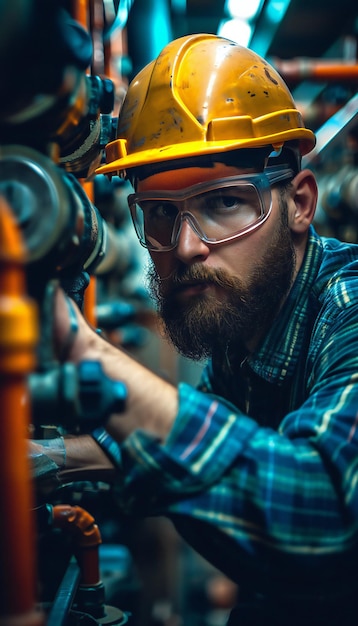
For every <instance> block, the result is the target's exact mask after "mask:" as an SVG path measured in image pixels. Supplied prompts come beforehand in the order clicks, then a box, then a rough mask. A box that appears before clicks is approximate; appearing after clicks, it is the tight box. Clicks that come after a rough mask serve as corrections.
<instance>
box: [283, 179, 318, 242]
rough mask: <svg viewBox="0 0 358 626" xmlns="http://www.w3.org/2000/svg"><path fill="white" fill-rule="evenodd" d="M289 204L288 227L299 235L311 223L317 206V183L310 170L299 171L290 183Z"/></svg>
mask: <svg viewBox="0 0 358 626" xmlns="http://www.w3.org/2000/svg"><path fill="white" fill-rule="evenodd" d="M291 194H292V195H291V202H290V203H289V207H290V208H289V225H290V228H291V231H292V232H293V233H296V234H297V235H301V234H303V233H305V232H306V231H307V230H308V227H309V225H310V224H311V223H312V221H313V218H314V214H315V210H316V205H317V196H318V190H317V183H316V179H315V176H314V174H313V173H312V172H311V171H310V170H307V169H305V170H301V171H300V172H299V173H298V174H297V175H296V176H295V178H294V179H293V181H292V190H291Z"/></svg>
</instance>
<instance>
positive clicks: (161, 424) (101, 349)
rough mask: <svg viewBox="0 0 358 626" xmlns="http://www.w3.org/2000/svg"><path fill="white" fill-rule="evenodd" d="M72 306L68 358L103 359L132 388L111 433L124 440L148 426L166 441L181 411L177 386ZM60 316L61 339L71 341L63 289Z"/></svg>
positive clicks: (110, 371) (110, 424) (109, 371)
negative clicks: (72, 327) (74, 327)
mask: <svg viewBox="0 0 358 626" xmlns="http://www.w3.org/2000/svg"><path fill="white" fill-rule="evenodd" d="M72 308H73V313H74V314H75V315H76V317H77V323H78V330H77V332H76V334H75V335H74V336H73V342H72V344H71V347H70V349H69V351H68V354H67V359H68V360H71V361H73V362H75V363H78V362H80V361H82V360H84V359H86V360H97V361H100V362H101V364H102V366H103V369H104V371H105V372H106V374H107V375H108V376H109V377H110V378H113V379H114V380H120V381H122V382H123V383H124V384H125V385H126V387H127V389H128V400H127V404H126V409H125V411H124V412H123V413H121V414H119V415H114V416H112V417H111V418H110V419H109V420H108V422H107V423H106V429H108V432H109V433H110V434H111V435H112V436H113V437H114V439H116V441H118V442H120V441H123V439H125V438H126V437H127V436H128V435H129V434H130V433H131V432H133V431H134V430H136V429H138V428H144V429H146V430H148V431H149V432H152V433H153V434H155V435H156V436H158V437H159V438H160V439H162V440H163V441H164V440H165V439H166V437H167V435H168V433H169V431H170V429H171V427H172V425H173V422H174V420H175V417H176V414H177V402H178V401H177V389H176V388H175V387H174V386H173V385H171V384H169V383H168V382H166V381H164V380H163V379H161V378H160V377H159V376H157V375H156V374H154V373H153V372H151V371H150V370H149V369H147V368H146V367H144V366H143V365H141V364H140V363H138V362H137V361H136V360H135V359H133V357H132V356H130V355H128V354H127V353H126V352H124V351H122V350H120V349H119V348H117V347H116V346H113V345H112V344H111V343H109V342H107V341H105V340H104V339H103V338H102V337H101V336H99V335H97V334H96V333H95V331H94V330H93V329H92V328H90V326H89V325H88V324H87V322H86V320H85V319H84V318H83V316H82V315H81V314H80V313H79V311H78V309H77V308H76V307H75V306H74V305H72ZM57 319H58V320H60V321H61V326H60V327H58V329H57V331H58V339H60V343H62V344H63V343H66V341H67V337H68V333H69V321H68V302H67V303H66V300H65V298H64V295H63V293H62V292H59V294H58V302H57Z"/></svg>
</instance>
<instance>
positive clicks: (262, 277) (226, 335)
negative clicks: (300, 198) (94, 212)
mask: <svg viewBox="0 0 358 626" xmlns="http://www.w3.org/2000/svg"><path fill="white" fill-rule="evenodd" d="M281 215H282V219H281V221H280V224H279V225H278V229H277V232H276V235H275V238H274V240H273V241H272V243H271V245H270V247H269V248H268V250H267V251H266V253H265V255H264V257H263V258H262V259H261V260H260V261H259V262H258V263H257V265H256V266H255V268H254V270H253V271H252V273H251V276H250V279H249V280H248V281H247V283H246V284H245V283H244V282H243V281H242V280H240V279H239V278H237V277H235V276H231V275H230V274H229V273H228V272H227V271H225V270H222V269H213V268H207V267H206V266H205V265H203V264H201V263H197V264H194V265H191V266H186V265H183V266H182V267H181V268H179V269H178V270H177V271H176V272H174V273H172V274H171V275H170V276H169V277H168V278H167V279H160V278H159V276H158V274H157V271H156V269H155V267H154V265H152V266H151V267H150V268H149V270H148V280H149V287H150V290H151V292H152V294H153V296H154V297H155V299H156V301H157V304H158V312H159V314H160V316H161V318H162V321H163V322H164V331H165V334H166V336H167V337H168V339H169V340H170V341H171V342H172V344H173V345H174V346H175V347H176V349H177V350H178V351H179V352H180V353H181V354H183V355H184V356H186V357H189V358H191V359H194V360H197V361H199V360H201V359H206V358H208V357H209V356H211V355H212V354H213V353H214V352H215V351H216V350H220V349H221V350H222V349H226V347H228V346H231V347H234V346H237V347H238V349H240V350H242V349H243V348H244V346H247V345H248V344H250V342H252V340H255V339H256V338H258V337H261V336H262V335H263V333H265V331H266V330H267V329H268V327H269V326H270V325H271V324H272V322H273V320H274V318H275V316H276V315H277V313H278V311H279V310H280V307H281V305H282V302H283V300H284V298H285V296H286V295H287V293H288V291H289V289H290V287H291V284H292V278H293V272H294V267H295V251H294V247H293V244H292V239H291V233H290V230H289V228H288V226H287V224H286V223H285V217H286V216H285V215H284V212H283V211H282V212H281ZM239 254H240V253H238V260H239ZM186 283H188V284H189V283H190V285H192V284H194V285H195V284H196V283H197V284H198V285H199V284H200V283H205V284H212V285H214V286H217V287H218V288H219V289H218V293H220V294H221V293H222V297H221V296H218V295H215V294H214V292H213V291H212V292H211V293H209V294H208V292H203V293H202V294H201V293H200V292H199V293H198V294H196V295H195V296H192V297H191V298H188V299H186V300H185V301H182V300H180V299H179V298H178V297H177V296H176V294H177V289H178V288H179V287H180V286H182V287H184V286H185V284H186Z"/></svg>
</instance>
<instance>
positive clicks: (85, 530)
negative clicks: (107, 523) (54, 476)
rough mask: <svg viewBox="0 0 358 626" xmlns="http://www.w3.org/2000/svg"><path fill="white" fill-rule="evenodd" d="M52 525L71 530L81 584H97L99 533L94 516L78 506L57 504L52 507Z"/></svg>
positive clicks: (98, 574) (98, 575) (98, 579)
mask: <svg viewBox="0 0 358 626" xmlns="http://www.w3.org/2000/svg"><path fill="white" fill-rule="evenodd" d="M52 514H53V526H54V527H55V528H62V529H65V530H68V531H69V532H73V533H74V535H75V537H76V540H77V546H76V549H75V556H76V559H77V561H78V564H79V566H80V570H81V586H84V585H88V586H93V585H97V584H98V583H99V582H100V581H101V579H100V571H99V551H98V548H99V545H100V544H101V543H102V538H101V534H100V531H99V528H98V526H97V524H96V523H95V520H94V518H93V517H92V515H90V514H89V513H88V512H87V511H85V509H82V508H81V507H80V506H70V505H67V504H59V505H56V506H54V507H53V513H52Z"/></svg>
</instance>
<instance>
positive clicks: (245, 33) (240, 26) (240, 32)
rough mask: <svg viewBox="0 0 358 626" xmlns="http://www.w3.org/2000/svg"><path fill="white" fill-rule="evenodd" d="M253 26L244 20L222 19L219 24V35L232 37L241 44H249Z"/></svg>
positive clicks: (227, 37)
mask: <svg viewBox="0 0 358 626" xmlns="http://www.w3.org/2000/svg"><path fill="white" fill-rule="evenodd" d="M251 30H252V28H251V26H250V25H249V24H248V23H247V22H244V21H243V20H239V19H237V18H236V19H233V20H222V21H221V22H220V24H219V28H218V33H217V34H218V35H220V37H226V39H231V40H232V41H235V42H236V43H238V44H240V45H241V46H248V44H249V41H250V37H251Z"/></svg>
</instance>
